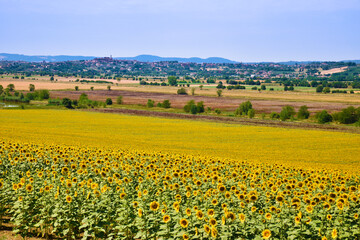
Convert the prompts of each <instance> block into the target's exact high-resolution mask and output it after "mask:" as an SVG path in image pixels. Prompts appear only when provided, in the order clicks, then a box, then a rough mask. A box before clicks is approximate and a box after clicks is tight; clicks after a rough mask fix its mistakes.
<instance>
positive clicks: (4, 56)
mask: <svg viewBox="0 0 360 240" xmlns="http://www.w3.org/2000/svg"><path fill="white" fill-rule="evenodd" d="M94 58H95V57H84V56H68V55H58V56H29V55H22V54H9V53H0V61H1V60H5V61H25V62H42V61H46V62H62V61H77V60H91V59H94Z"/></svg>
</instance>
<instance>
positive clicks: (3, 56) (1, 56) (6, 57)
mask: <svg viewBox="0 0 360 240" xmlns="http://www.w3.org/2000/svg"><path fill="white" fill-rule="evenodd" d="M94 58H97V57H94V56H68V55H57V56H44V55H42V56H37V55H36V56H29V55H22V54H9V53H0V61H1V60H3V61H25V62H42V61H46V62H61V61H78V60H91V59H94ZM114 59H118V60H136V61H139V62H160V61H178V62H184V63H186V62H193V63H237V62H235V61H232V60H229V59H225V58H220V57H210V58H206V59H203V58H197V57H192V58H177V57H159V56H153V55H139V56H136V57H115V58H114Z"/></svg>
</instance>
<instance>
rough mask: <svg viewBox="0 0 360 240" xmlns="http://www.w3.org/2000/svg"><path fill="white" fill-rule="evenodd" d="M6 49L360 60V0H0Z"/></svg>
mask: <svg viewBox="0 0 360 240" xmlns="http://www.w3.org/2000/svg"><path fill="white" fill-rule="evenodd" d="M0 52H5V53H19V54H28V55H61V54H63V55H86V56H108V55H110V54H112V55H113V56H116V57H131V56H136V55H139V54H152V55H159V56H163V57H203V58H205V57H212V56H217V57H225V58H229V59H232V60H237V61H244V62H249V61H287V60H347V59H360V1H359V0H301V1H299V0H251V1H250V0H101V1H100V0H0Z"/></svg>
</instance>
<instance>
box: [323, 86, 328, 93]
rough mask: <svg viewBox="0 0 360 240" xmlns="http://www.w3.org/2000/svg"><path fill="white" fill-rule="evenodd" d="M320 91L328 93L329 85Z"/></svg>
mask: <svg viewBox="0 0 360 240" xmlns="http://www.w3.org/2000/svg"><path fill="white" fill-rule="evenodd" d="M322 91H323V93H330V88H329V87H325V88H324V89H323V90H322Z"/></svg>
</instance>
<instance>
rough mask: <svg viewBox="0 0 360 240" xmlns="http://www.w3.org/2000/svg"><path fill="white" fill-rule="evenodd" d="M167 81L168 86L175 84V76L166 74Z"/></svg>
mask: <svg viewBox="0 0 360 240" xmlns="http://www.w3.org/2000/svg"><path fill="white" fill-rule="evenodd" d="M168 83H169V85H170V86H176V85H177V79H176V77H175V76H168Z"/></svg>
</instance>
